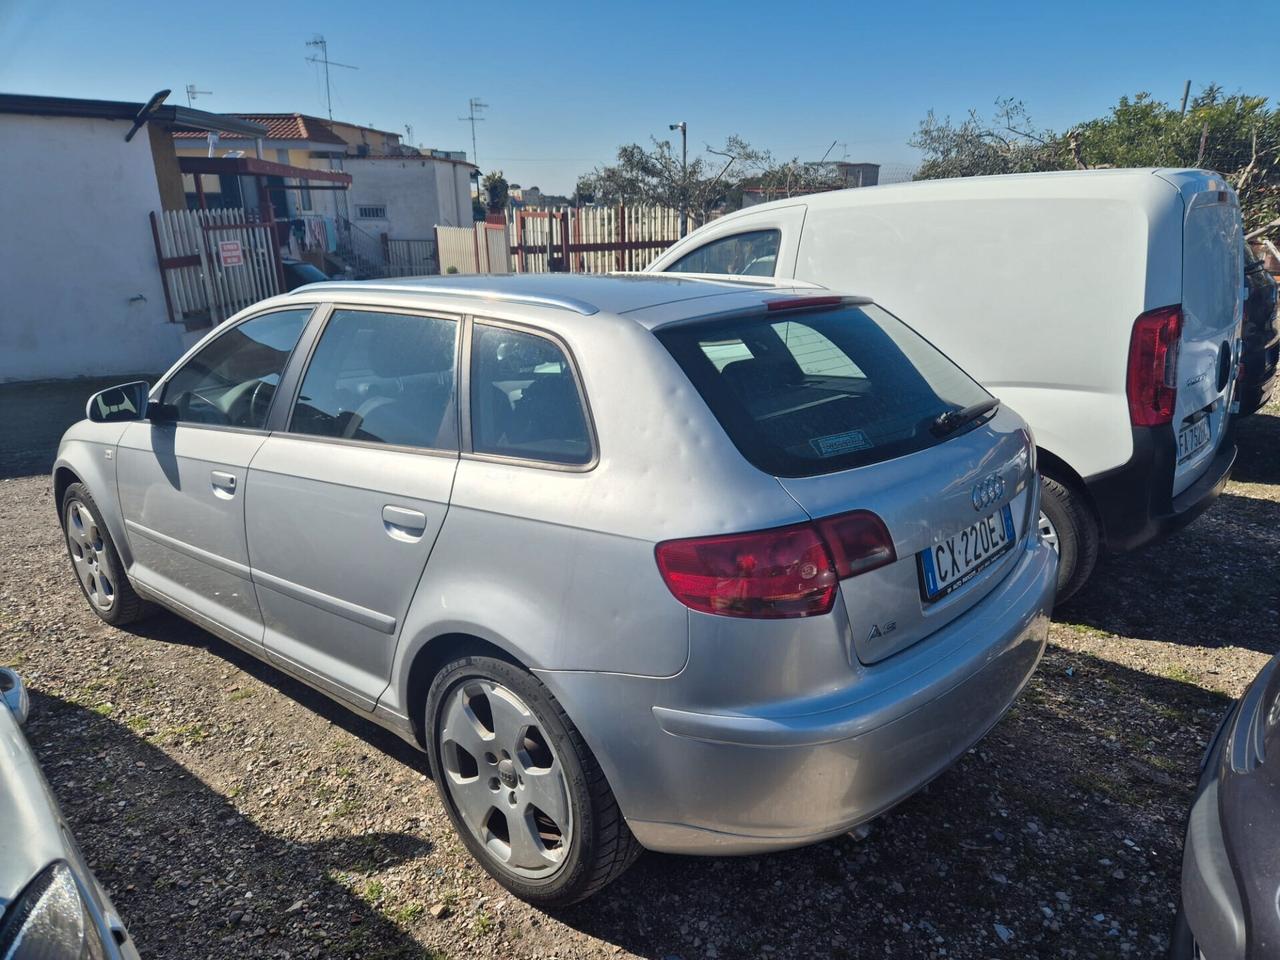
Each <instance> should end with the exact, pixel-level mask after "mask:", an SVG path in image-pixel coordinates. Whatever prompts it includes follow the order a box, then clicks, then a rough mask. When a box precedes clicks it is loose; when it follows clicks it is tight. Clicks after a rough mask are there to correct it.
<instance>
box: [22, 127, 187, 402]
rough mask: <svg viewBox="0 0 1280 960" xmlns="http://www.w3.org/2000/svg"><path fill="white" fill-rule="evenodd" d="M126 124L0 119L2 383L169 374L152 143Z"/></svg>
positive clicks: (175, 345)
mask: <svg viewBox="0 0 1280 960" xmlns="http://www.w3.org/2000/svg"><path fill="white" fill-rule="evenodd" d="M129 126H130V124H129V123H127V122H125V121H113V120H93V119H80V118H74V117H33V116H25V115H21V114H0V144H3V145H4V149H3V150H0V183H2V184H4V188H3V189H0V225H2V226H0V381H6V380H37V379H51V378H59V377H75V376H109V375H113V374H117V373H135V372H150V371H159V370H163V369H165V368H166V367H167V366H168V365H169V364H170V363H171V362H172V361H173V360H175V359H176V358H177V356H178V354H179V353H180V351H181V347H182V337H181V333H182V327H181V325H178V324H171V323H169V322H168V321H167V316H166V314H165V306H164V290H163V289H162V288H161V286H160V270H159V267H158V266H157V265H156V252H155V245H154V242H153V240H152V237H151V226H150V223H149V222H148V219H147V214H149V213H150V212H151V211H153V210H159V209H160V208H161V204H160V191H159V189H158V187H157V185H156V167H155V163H154V161H153V159H152V154H151V141H150V139H149V137H148V135H147V131H145V130H143V131H139V133H138V135H137V136H135V137H134V138H133V140H132V141H131V142H129V143H125V142H124V135H125V133H127V132H128V130H129Z"/></svg>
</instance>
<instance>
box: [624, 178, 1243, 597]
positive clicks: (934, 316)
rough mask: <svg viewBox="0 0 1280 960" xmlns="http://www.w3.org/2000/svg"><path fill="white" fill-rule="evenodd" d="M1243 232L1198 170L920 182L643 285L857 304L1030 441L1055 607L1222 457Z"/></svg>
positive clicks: (1173, 513)
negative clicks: (852, 298)
mask: <svg viewBox="0 0 1280 960" xmlns="http://www.w3.org/2000/svg"><path fill="white" fill-rule="evenodd" d="M1242 248H1243V242H1242V228H1241V219H1240V208H1239V204H1238V201H1237V199H1236V195H1235V192H1234V191H1233V190H1232V189H1231V186H1230V185H1229V184H1228V183H1227V182H1226V180H1224V179H1223V178H1222V177H1221V176H1220V175H1218V174H1215V173H1210V172H1207V171H1204V170H1099V171H1081V172H1069V173H1038V174H1021V175H1016V176H1003V177H973V178H966V179H958V180H932V181H922V182H916V183H906V184H895V185H891V186H883V187H870V188H861V189H855V190H839V191H834V192H831V193H821V194H813V195H810V196H805V197H800V198H794V199H788V200H778V201H775V202H773V203H766V204H761V205H760V206H755V207H748V208H747V209H745V210H741V211H739V212H737V213H732V214H729V215H728V216H725V217H722V218H721V219H719V220H715V221H713V222H711V223H709V224H707V225H706V226H704V227H702V228H701V229H699V230H696V231H694V232H693V233H691V234H690V235H689V236H688V237H686V238H685V239H684V240H682V241H680V242H679V243H677V244H675V245H674V246H673V247H671V249H670V250H668V251H666V252H665V253H664V254H663V255H662V256H661V257H660V258H659V259H658V260H656V261H655V262H654V263H653V265H652V266H651V267H649V270H650V271H655V272H678V273H698V274H720V275H723V274H738V275H755V276H776V277H788V278H795V279H798V280H806V281H810V282H813V283H815V284H818V285H820V286H823V287H828V288H831V289H834V290H838V291H841V292H850V293H859V294H865V295H867V296H870V297H872V298H874V299H875V300H876V302H878V303H881V304H883V305H884V306H885V307H887V308H888V309H889V310H892V311H893V312H895V313H896V314H897V315H898V316H900V317H901V318H902V319H903V320H905V321H906V322H907V323H909V324H910V325H912V326H913V327H915V328H916V329H917V330H918V331H919V332H920V333H922V334H923V335H924V336H926V337H927V338H929V339H930V340H931V341H933V343H934V344H935V345H936V346H938V347H940V348H941V349H942V351H943V352H944V353H946V354H948V355H949V356H951V358H952V359H954V360H955V361H956V362H957V363H959V364H960V366H962V367H963V368H965V369H966V370H967V371H968V372H969V373H970V374H972V375H973V376H974V377H975V378H976V379H977V380H979V381H980V382H981V383H982V384H983V386H985V387H986V388H987V389H988V390H989V391H991V392H992V393H993V394H994V395H995V396H996V397H998V398H999V399H1000V400H1001V401H1003V402H1007V403H1008V404H1010V405H1011V406H1012V407H1013V408H1014V409H1016V410H1017V411H1018V412H1019V413H1020V414H1022V416H1023V417H1024V418H1025V419H1026V420H1027V421H1028V422H1029V423H1030V424H1031V426H1032V428H1033V429H1034V431H1035V435H1036V441H1037V451H1038V460H1039V466H1040V470H1041V472H1042V474H1043V477H1044V494H1045V496H1044V498H1043V501H1042V502H1043V513H1042V515H1041V527H1042V530H1043V532H1044V535H1045V537H1046V539H1048V540H1050V541H1051V542H1053V543H1055V544H1056V546H1057V547H1058V550H1059V552H1060V555H1061V563H1060V566H1059V580H1058V599H1059V601H1062V600H1065V599H1066V598H1067V597H1069V596H1071V594H1073V593H1074V592H1075V591H1076V590H1078V589H1079V588H1080V587H1081V586H1082V585H1083V584H1084V582H1085V580H1086V579H1088V576H1089V574H1090V572H1091V571H1092V569H1093V565H1094V561H1095V559H1096V556H1097V552H1098V550H1099V548H1100V547H1105V548H1107V549H1110V550H1116V551H1123V550H1131V549H1133V548H1135V547H1138V546H1140V545H1142V544H1144V543H1147V542H1149V541H1151V540H1152V539H1154V538H1155V537H1157V536H1158V535H1160V534H1162V533H1165V532H1168V531H1170V530H1173V529H1176V528H1177V527H1179V526H1181V525H1183V524H1185V523H1187V522H1189V521H1190V520H1192V519H1193V518H1194V517H1195V516H1197V515H1198V514H1199V513H1200V512H1201V511H1203V510H1204V509H1205V507H1206V506H1208V504H1209V503H1210V502H1211V501H1212V500H1213V498H1214V497H1216V496H1217V495H1218V493H1220V492H1221V490H1222V488H1223V487H1224V486H1225V485H1226V482H1227V477H1228V476H1229V475H1230V472H1231V467H1232V464H1233V463H1234V460H1235V446H1234V444H1233V443H1232V442H1231V440H1230V438H1229V435H1228V431H1227V421H1228V419H1229V416H1230V409H1229V408H1230V403H1231V397H1232V391H1233V389H1234V383H1235V377H1236V373H1237V364H1238V362H1239V357H1240V345H1239V337H1240V322H1241V317H1242V303H1243V300H1242V285H1241V284H1242V281H1241V278H1242V276H1243V271H1244V266H1243V262H1242V256H1243V254H1242Z"/></svg>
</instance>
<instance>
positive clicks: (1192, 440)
mask: <svg viewBox="0 0 1280 960" xmlns="http://www.w3.org/2000/svg"><path fill="white" fill-rule="evenodd" d="M1209 439H1210V437H1209V418H1208V417H1201V418H1200V419H1199V420H1197V421H1196V422H1195V423H1192V424H1189V425H1187V426H1185V427H1183V428H1182V429H1181V430H1179V431H1178V462H1179V463H1182V462H1183V461H1184V460H1190V459H1191V458H1192V457H1194V456H1195V455H1196V454H1197V453H1199V452H1200V451H1201V450H1203V449H1204V448H1205V446H1207V445H1208V443H1209Z"/></svg>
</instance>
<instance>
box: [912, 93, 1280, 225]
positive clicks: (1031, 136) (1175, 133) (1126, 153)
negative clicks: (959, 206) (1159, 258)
mask: <svg viewBox="0 0 1280 960" xmlns="http://www.w3.org/2000/svg"><path fill="white" fill-rule="evenodd" d="M996 108H997V110H996V116H995V119H994V120H993V121H992V122H990V123H988V122H987V121H985V120H984V119H983V118H982V117H981V116H979V115H978V114H977V113H976V112H972V111H971V112H970V113H969V116H968V117H967V118H966V119H965V120H964V121H962V122H961V123H959V124H956V123H953V122H952V121H951V119H950V118H944V119H942V120H939V119H938V118H937V117H936V116H935V115H934V114H933V113H932V112H930V113H929V115H928V116H927V117H926V118H925V119H924V120H923V121H921V123H920V127H919V129H918V130H917V131H916V133H915V135H914V136H913V137H912V138H911V140H910V141H908V142H909V143H910V145H911V146H914V147H916V148H917V149H918V150H920V151H921V153H922V154H923V155H924V161H923V163H922V164H921V166H920V170H919V172H918V173H917V178H918V179H935V178H940V177H968V176H980V175H983V174H998V173H1022V172H1031V171H1037V170H1070V169H1073V168H1086V167H1204V168H1207V169H1210V170H1217V171H1218V172H1220V173H1222V174H1223V175H1225V176H1226V177H1227V179H1228V180H1229V181H1230V183H1231V184H1232V186H1234V187H1235V189H1236V192H1237V194H1239V197H1240V206H1241V210H1242V212H1243V214H1244V222H1245V231H1246V233H1254V234H1255V235H1257V236H1262V235H1264V234H1267V233H1270V234H1272V235H1276V234H1278V233H1280V110H1277V109H1275V108H1268V106H1267V100H1266V98H1265V97H1255V96H1249V95H1246V94H1243V93H1236V94H1231V95H1227V94H1224V93H1223V90H1222V88H1221V87H1219V86H1218V85H1216V84H1209V85H1208V86H1206V87H1205V88H1204V89H1203V90H1202V91H1201V92H1200V94H1199V96H1197V97H1196V98H1195V99H1194V100H1192V101H1191V103H1190V104H1188V107H1187V110H1186V112H1185V113H1183V111H1182V109H1181V106H1180V105H1179V106H1177V107H1174V106H1171V105H1169V104H1167V103H1162V102H1161V101H1159V100H1156V99H1155V98H1154V97H1152V96H1151V94H1149V93H1139V94H1136V95H1135V96H1133V97H1132V98H1130V97H1121V98H1120V100H1119V102H1118V103H1117V104H1116V105H1115V106H1114V107H1112V108H1111V110H1110V111H1108V113H1107V114H1106V115H1105V116H1102V117H1098V118H1095V119H1093V120H1086V121H1084V122H1082V123H1079V124H1077V125H1076V126H1075V127H1073V128H1072V129H1070V130H1068V131H1067V132H1066V133H1065V134H1058V133H1054V132H1053V131H1051V130H1043V129H1037V128H1036V127H1035V126H1034V125H1033V124H1032V123H1031V120H1030V117H1029V116H1028V114H1027V111H1026V108H1025V107H1024V106H1023V105H1022V103H1021V102H1020V101H1017V100H1012V99H1009V100H1001V101H998V102H997V104H996Z"/></svg>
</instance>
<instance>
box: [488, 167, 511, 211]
mask: <svg viewBox="0 0 1280 960" xmlns="http://www.w3.org/2000/svg"><path fill="white" fill-rule="evenodd" d="M483 187H484V195H485V206H486V207H487V208H488V211H489V212H490V213H506V210H507V198H508V193H507V178H506V177H504V176H503V175H502V171H501V170H492V171H490V172H489V173H486V174H485V175H484V183H483Z"/></svg>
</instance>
